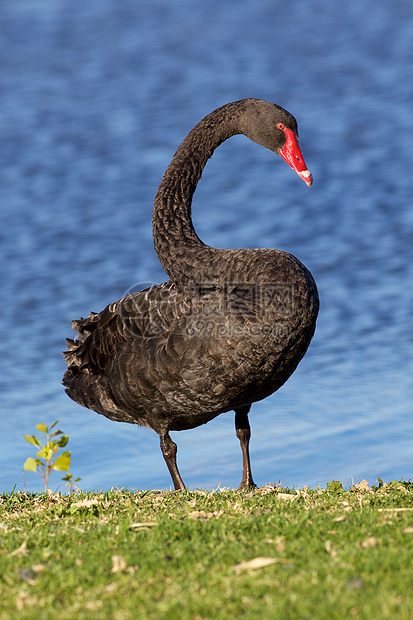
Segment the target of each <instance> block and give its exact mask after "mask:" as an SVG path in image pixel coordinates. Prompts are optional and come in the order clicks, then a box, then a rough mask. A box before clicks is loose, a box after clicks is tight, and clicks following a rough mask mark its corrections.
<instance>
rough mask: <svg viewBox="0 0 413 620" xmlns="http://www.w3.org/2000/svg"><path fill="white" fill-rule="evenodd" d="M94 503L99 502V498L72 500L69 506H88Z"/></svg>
mask: <svg viewBox="0 0 413 620" xmlns="http://www.w3.org/2000/svg"><path fill="white" fill-rule="evenodd" d="M95 504H99V500H97V499H82V500H80V501H79V502H74V503H73V504H71V506H70V507H71V508H90V507H91V506H94V505H95Z"/></svg>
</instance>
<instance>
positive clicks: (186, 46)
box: [0, 0, 413, 490]
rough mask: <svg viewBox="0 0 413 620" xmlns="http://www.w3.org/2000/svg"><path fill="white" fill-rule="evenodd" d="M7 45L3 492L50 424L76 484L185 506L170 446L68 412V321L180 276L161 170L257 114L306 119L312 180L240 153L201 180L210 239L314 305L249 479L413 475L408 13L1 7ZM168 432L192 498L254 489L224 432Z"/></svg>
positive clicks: (321, 5) (157, 1)
mask: <svg viewBox="0 0 413 620" xmlns="http://www.w3.org/2000/svg"><path fill="white" fill-rule="evenodd" d="M0 28H1V37H0V57H1V67H0V89H1V104H0V153H1V160H0V177H1V178H0V209H1V228H0V235H1V246H0V253H1V268H2V269H1V276H0V277H1V293H2V300H3V301H2V304H1V311H0V312H1V327H2V332H1V334H2V336H1V339H0V349H1V357H0V363H1V372H0V389H1V394H0V398H1V422H2V424H1V434H0V442H1V448H0V465H1V466H0V490H2V489H8V490H11V489H12V488H13V486H14V485H15V484H16V488H23V484H24V483H23V474H22V465H23V462H24V460H25V459H26V457H27V456H29V455H32V453H33V450H32V449H31V447H30V446H29V445H28V444H26V443H25V442H24V440H23V438H22V433H32V432H34V426H35V424H36V423H38V422H40V421H41V422H45V423H50V422H53V421H54V420H56V419H57V418H61V423H60V426H61V427H62V429H63V430H64V431H65V432H66V433H68V434H69V435H70V442H69V446H68V448H71V450H72V468H71V469H72V471H73V474H74V476H81V477H82V482H81V483H80V486H81V487H82V488H84V489H96V488H103V489H106V488H110V487H112V486H128V487H129V488H160V487H162V488H169V485H170V479H169V475H168V473H167V470H166V467H165V464H164V462H163V459H162V456H161V453H160V450H159V444H158V437H157V435H156V434H155V433H153V432H151V431H149V430H147V429H140V428H138V427H135V426H128V425H124V424H118V423H114V422H110V421H109V420H106V419H105V418H103V417H101V416H98V415H97V414H95V413H93V412H90V411H88V410H86V409H82V408H81V407H79V406H77V405H76V404H74V403H73V402H72V401H70V400H69V399H68V398H67V396H66V395H65V394H64V390H63V388H62V386H61V385H60V380H61V375H62V373H63V371H64V361H63V357H62V355H61V350H62V349H63V347H64V341H65V337H66V336H68V335H69V333H70V321H71V320H72V319H73V318H79V317H80V316H85V315H87V314H88V313H89V311H90V310H94V311H99V310H101V309H103V308H104V307H105V305H106V304H107V303H109V302H111V301H113V300H115V299H118V298H119V297H121V296H122V295H123V294H124V293H125V292H126V291H127V290H128V289H130V287H132V286H135V285H136V284H138V283H140V282H161V281H163V280H164V279H165V275H164V273H163V270H162V268H161V266H160V264H159V262H158V260H157V257H156V255H155V253H154V250H153V245H152V236H151V235H152V232H151V212H152V201H153V197H154V194H155V192H156V189H157V186H158V184H159V182H160V179H161V177H162V174H163V172H164V170H165V168H166V167H167V165H168V163H169V161H170V159H171V157H172V155H173V153H174V151H175V149H176V147H177V145H178V144H179V142H180V141H181V140H182V139H183V138H184V136H185V135H186V133H187V132H188V131H189V130H190V129H191V128H192V126H193V125H195V123H196V122H197V121H198V120H200V118H202V117H203V116H204V115H205V114H207V113H208V112H210V111H211V110H213V109H214V108H216V107H218V106H219V105H222V104H223V103H225V102H227V101H233V100H236V99H241V98H243V97H260V98H263V99H268V100H270V101H274V102H276V103H278V104H280V105H282V106H284V107H285V108H287V109H288V110H290V111H291V112H292V113H293V114H294V115H295V116H296V117H297V119H298V122H299V127H300V137H301V146H302V149H303V152H304V156H305V158H306V161H307V164H308V166H309V168H310V170H311V171H312V173H313V175H314V185H313V187H312V188H311V190H309V189H308V188H307V187H306V186H305V184H304V183H303V182H302V181H300V180H299V179H298V177H297V176H296V175H295V174H294V173H293V172H292V171H291V170H290V169H289V168H288V167H287V166H286V165H285V164H284V162H283V161H282V160H281V159H280V158H279V157H274V155H273V154H271V153H270V152H268V151H266V150H265V149H262V148H260V147H258V146H257V145H255V144H253V143H251V142H249V141H248V140H247V139H245V138H243V137H234V138H232V139H231V140H230V141H228V142H227V143H225V144H224V145H223V146H221V147H220V149H219V150H218V151H217V152H216V153H215V155H214V157H213V158H212V160H211V161H210V162H209V163H208V166H207V168H206V170H205V172H204V175H203V180H202V182H201V183H200V186H199V188H198V191H197V194H196V197H195V200H194V221H195V225H196V228H197V231H198V233H199V235H200V236H201V238H202V239H203V240H204V241H206V242H207V243H209V244H210V245H215V246H219V247H277V248H280V249H283V250H287V251H289V252H291V253H293V254H295V255H296V256H297V257H298V258H299V259H300V260H301V261H302V262H304V263H305V264H306V265H307V267H308V268H309V269H310V270H311V271H312V273H313V275H314V277H315V279H316V281H317V284H318V287H319V293H320V297H321V311H320V316H319V321H318V328H317V331H316V335H315V338H314V340H313V342H312V344H311V346H310V349H309V351H308V353H307V355H306V357H305V358H304V360H303V361H302V363H301V364H300V366H299V368H298V370H297V371H296V373H295V374H294V375H293V377H291V379H290V380H289V381H288V382H287V383H286V385H285V386H284V387H283V388H282V389H281V390H280V391H279V392H278V393H276V394H274V395H272V396H271V397H270V398H268V399H266V400H265V401H262V402H260V403H257V404H256V405H255V406H254V407H253V409H252V413H251V416H250V418H251V424H252V432H253V437H252V444H251V450H252V461H253V471H254V477H255V478H256V482H257V483H258V484H260V485H262V484H264V483H266V482H278V481H280V482H281V483H282V484H283V485H293V484H295V485H304V484H309V485H317V484H318V483H321V484H325V482H326V481H328V480H331V479H340V480H342V481H343V483H344V484H345V485H349V484H350V483H351V480H352V478H354V480H355V481H358V480H359V479H361V478H367V479H368V480H369V481H370V482H371V483H372V482H374V481H375V479H376V477H377V476H381V477H382V478H385V479H394V478H401V477H402V476H403V477H404V478H409V477H412V475H413V471H412V461H413V459H412V431H413V416H412V401H413V387H412V375H413V372H412V371H413V368H412V366H413V347H412V344H413V330H412V327H413V321H412V307H413V244H412V239H413V205H412V198H411V196H412V186H411V176H412V166H413V114H412V103H413V81H412V79H411V67H412V64H413V47H412V39H413V5H412V3H411V2H410V1H408V0H392V1H391V2H390V0H385V1H384V2H380V3H377V2H375V1H373V0H349V2H347V3H346V8H345V10H344V9H343V7H342V6H341V4H339V3H326V2H324V1H321V0H310V1H309V2H306V3H303V2H299V1H298V0H294V1H292V2H288V3H286V2H281V1H279V0H275V1H274V0H272V1H269V0H255V2H254V3H250V2H246V1H243V0H236V1H235V0H229V1H227V2H221V1H219V0H210V1H209V2H208V3H194V2H192V1H191V0H176V1H175V2H169V1H168V0H153V1H151V2H142V1H139V0H89V1H88V2H83V3H82V2H76V3H75V6H74V4H73V2H72V1H70V2H69V1H68V0H54V1H53V2H52V3H50V2H49V0H19V1H18V2H16V1H15V0H2V2H1V4H0ZM173 437H174V439H175V440H176V441H177V442H178V446H179V452H178V459H179V465H180V469H181V473H182V476H183V478H184V480H185V482H186V484H188V485H189V486H190V487H191V488H194V487H203V488H207V489H211V488H212V487H217V486H218V485H219V484H220V483H221V484H222V486H230V487H233V486H237V485H238V483H239V481H240V477H241V454H240V450H239V445H238V441H237V439H236V437H235V432H234V428H233V414H232V413H228V414H224V415H222V416H220V417H219V418H217V419H215V420H214V421H212V422H210V423H209V424H208V425H207V426H204V427H202V428H198V429H195V430H192V431H185V432H181V433H174V434H173ZM59 480H60V476H59V475H57V474H54V479H53V481H52V485H51V486H52V487H53V488H56V486H57V485H58V483H59ZM62 487H63V485H62ZM26 488H27V489H30V490H37V489H38V488H40V479H39V480H38V479H37V477H36V476H35V475H34V474H27V481H26ZM63 488H64V487H63Z"/></svg>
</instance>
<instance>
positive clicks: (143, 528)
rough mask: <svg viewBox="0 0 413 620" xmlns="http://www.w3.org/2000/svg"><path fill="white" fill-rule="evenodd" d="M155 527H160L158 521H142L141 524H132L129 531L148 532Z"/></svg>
mask: <svg viewBox="0 0 413 620" xmlns="http://www.w3.org/2000/svg"><path fill="white" fill-rule="evenodd" d="M155 525H158V524H157V522H156V521H142V522H141V523H131V524H130V526H129V529H130V530H141V531H143V532H144V531H146V532H148V531H149V530H150V528H151V527H155Z"/></svg>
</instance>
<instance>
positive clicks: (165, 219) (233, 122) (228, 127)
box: [152, 104, 243, 287]
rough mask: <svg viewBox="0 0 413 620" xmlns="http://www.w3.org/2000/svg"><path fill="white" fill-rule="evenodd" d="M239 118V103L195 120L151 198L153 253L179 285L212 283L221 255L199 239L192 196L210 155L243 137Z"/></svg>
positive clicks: (219, 251) (228, 105)
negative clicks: (152, 203)
mask: <svg viewBox="0 0 413 620" xmlns="http://www.w3.org/2000/svg"><path fill="white" fill-rule="evenodd" d="M241 113H242V106H239V104H238V105H236V104H227V105H225V106H223V107H221V108H218V109H217V110H215V111H214V112H212V113H211V114H209V115H208V116H206V117H205V118H204V119H203V120H202V121H200V122H199V123H198V124H197V125H196V126H195V127H194V129H193V130H192V131H191V132H190V133H189V134H188V135H187V137H186V138H185V140H184V141H183V142H182V144H181V145H180V146H179V148H178V150H177V152H176V153H175V155H174V157H173V159H172V161H171V163H170V164H169V166H168V169H167V170H166V172H165V174H164V176H163V179H162V182H161V184H160V186H159V189H158V191H157V194H156V196H155V208H154V212H153V218H152V224H153V238H154V243H155V250H156V253H157V254H158V257H159V260H160V261H161V263H162V266H163V268H164V269H165V271H166V273H167V274H168V276H169V278H170V279H171V280H172V281H173V282H175V284H177V285H178V286H181V287H182V286H185V285H188V284H190V283H193V282H209V281H216V280H217V276H216V274H214V272H215V267H214V265H216V264H217V263H218V262H219V256H220V255H221V254H222V253H223V252H225V250H219V249H216V248H211V247H209V246H207V245H205V244H204V243H203V242H202V241H201V240H200V239H199V237H198V235H197V234H196V232H195V229H194V226H193V223H192V218H191V204H192V196H193V194H194V192H195V189H196V186H197V183H198V181H199V180H200V178H201V174H202V171H203V169H204V167H205V164H206V163H207V161H208V159H209V158H210V157H211V155H212V154H213V152H214V150H215V149H216V148H217V147H218V146H219V145H220V144H222V142H224V141H225V140H227V139H228V138H230V137H231V136H233V135H235V134H238V133H243V132H242V121H241V119H240V117H241Z"/></svg>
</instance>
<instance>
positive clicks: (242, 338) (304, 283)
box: [63, 99, 318, 489]
mask: <svg viewBox="0 0 413 620" xmlns="http://www.w3.org/2000/svg"><path fill="white" fill-rule="evenodd" d="M238 133H243V134H245V135H246V136H248V137H249V138H250V139H251V140H253V141H255V142H258V143H259V144H262V145H263V146H265V147H266V148H269V149H270V150H272V151H274V152H275V153H280V154H281V155H282V156H283V157H284V159H286V161H287V162H288V163H289V164H290V165H291V167H293V169H294V170H295V171H296V172H297V173H298V174H299V176H300V177H301V178H303V179H304V180H305V182H306V183H307V184H308V185H310V184H311V182H312V178H311V175H310V173H309V172H308V171H307V169H306V167H305V164H304V160H303V159H302V155H301V151H300V149H299V146H298V132H297V124H296V121H295V119H294V117H293V116H292V115H291V114H289V113H288V112H287V111H286V110H284V109H283V108H280V107H279V106H276V105H275V104H272V103H269V102H266V101H261V100H258V99H244V100H242V101H237V102H234V103H230V104H227V105H225V106H222V107H221V108H218V109H217V110H215V111H214V112H212V113H211V114H209V115H208V116H206V117H205V118H204V119H203V120H202V121H200V123H198V125H196V127H195V128H194V129H193V130H192V131H191V132H190V133H189V134H188V136H187V137H186V138H185V140H184V141H183V142H182V144H181V145H180V146H179V148H178V150H177V152H176V153H175V155H174V157H173V159H172V161H171V163H170V165H169V167H168V169H167V171H166V173H165V175H164V177H163V179H162V182H161V184H160V186H159V189H158V192H157V194H156V197H155V207H154V212H153V235H154V243H155V249H156V252H157V254H158V257H159V259H160V261H161V263H162V265H163V267H164V269H165V271H166V273H167V274H168V276H169V278H170V280H169V281H168V282H165V283H163V284H159V285H156V286H152V287H151V288H149V289H146V290H144V291H140V292H137V293H132V294H131V295H128V296H126V297H124V298H123V299H121V300H119V301H116V302H114V303H112V304H110V305H109V306H107V308H105V309H104V310H103V311H102V312H100V313H99V314H95V313H91V314H90V315H89V317H88V318H86V319H80V320H78V321H73V322H72V329H74V330H76V331H77V332H78V334H77V336H76V337H75V339H74V340H69V339H68V341H67V342H68V346H67V349H66V351H65V357H66V362H67V366H68V370H67V371H66V373H65V375H64V378H63V384H64V385H65V386H66V388H67V389H66V392H67V394H68V395H69V396H70V398H72V399H73V400H75V401H76V402H77V403H79V404H81V405H83V406H84V407H88V408H89V409H92V410H94V411H96V412H97V413H100V414H103V415H105V416H106V417H107V418H110V419H111V420H115V421H120V422H129V423H132V424H139V425H142V426H148V427H150V428H152V429H153V430H155V431H156V432H157V433H158V434H159V435H160V440H161V449H162V452H163V455H164V457H165V460H166V463H167V465H168V468H169V471H170V473H171V476H172V480H173V482H174V486H175V488H176V489H183V488H185V487H184V483H183V481H182V478H181V476H180V474H179V471H178V468H177V465H176V445H175V443H174V442H173V441H172V440H171V438H170V436H169V431H171V430H182V429H189V428H194V427H196V426H199V425H201V424H204V423H206V422H208V421H209V420H211V419H213V418H214V417H216V416H217V415H219V414H220V413H223V412H225V411H230V410H234V411H235V414H236V415H235V425H236V432H237V436H238V438H239V439H240V442H241V448H242V452H243V478H242V482H241V485H240V488H245V487H251V486H254V482H253V478H252V474H251V469H250V462H249V451H248V444H249V438H250V426H249V422H248V412H249V410H250V407H251V404H252V403H253V402H255V401H258V400H261V399H263V398H265V397H266V396H268V395H270V394H272V393H273V392H275V391H276V390H277V389H278V388H279V387H280V386H281V385H283V383H285V381H286V380H287V379H288V377H289V376H290V375H291V374H292V373H293V372H294V370H295V368H296V366H297V364H298V363H299V361H300V360H301V359H302V357H303V355H304V354H305V352H306V350H307V347H308V345H309V343H310V340H311V338H312V336H313V333H314V329H315V322H316V317H317V312H318V294H317V288H316V285H315V282H314V280H313V278H312V276H311V274H310V272H309V271H308V270H307V269H306V268H305V267H304V265H302V263H300V261H299V260H298V259H296V258H295V257H294V256H292V255H290V254H287V253H286V252H281V251H279V250H271V249H234V250H222V249H217V248H212V247H209V246H207V245H205V244H204V243H203V242H202V241H201V240H200V239H199V238H198V236H197V234H196V232H195V230H194V227H193V224H192V219H191V202H192V196H193V193H194V191H195V189H196V185H197V183H198V181H199V179H200V177H201V173H202V170H203V168H204V166H205V164H206V162H207V160H208V159H209V157H211V155H212V153H213V152H214V150H215V149H216V148H217V147H218V146H219V145H220V144H221V143H222V142H223V141H224V140H226V139H227V138H229V137H230V136H232V135H234V134H238ZM291 145H292V146H291ZM294 158H295V159H294Z"/></svg>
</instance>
